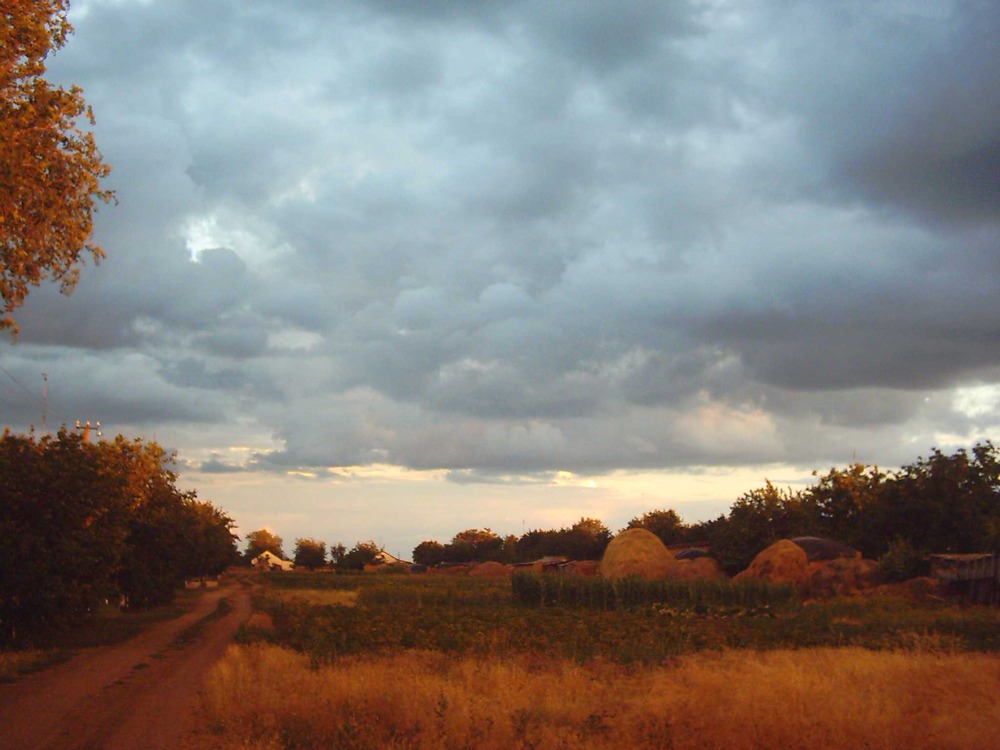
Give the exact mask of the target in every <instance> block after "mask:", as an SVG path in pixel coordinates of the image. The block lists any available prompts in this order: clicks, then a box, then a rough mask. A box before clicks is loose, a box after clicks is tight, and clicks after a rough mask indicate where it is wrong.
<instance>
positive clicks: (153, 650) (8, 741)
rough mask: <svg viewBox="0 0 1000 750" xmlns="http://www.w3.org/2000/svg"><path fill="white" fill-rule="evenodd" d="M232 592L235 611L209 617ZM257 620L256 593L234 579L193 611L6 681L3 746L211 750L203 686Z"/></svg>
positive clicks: (0, 707)
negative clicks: (243, 626) (253, 615)
mask: <svg viewBox="0 0 1000 750" xmlns="http://www.w3.org/2000/svg"><path fill="white" fill-rule="evenodd" d="M223 598H225V599H228V600H229V603H230V608H229V611H228V612H227V613H226V614H224V615H222V616H221V617H219V616H216V617H209V615H212V614H213V613H214V612H215V611H216V608H217V606H218V604H219V601H220V600H221V599H223ZM249 616H250V595H249V593H248V592H247V590H246V589H245V588H244V587H243V586H241V585H239V583H237V582H236V581H233V580H230V581H228V582H226V583H225V584H223V586H221V587H220V588H218V589H213V590H209V591H206V592H205V593H204V594H202V596H201V598H200V599H199V600H198V603H197V605H196V607H195V609H194V610H193V611H191V612H189V613H188V614H186V615H184V616H182V617H179V618H177V619H176V620H170V621H168V622H162V623H157V624H156V625H154V626H153V627H151V628H150V629H149V630H147V631H146V632H145V633H143V634H142V635H139V636H137V637H136V638H133V639H132V640H130V641H128V642H126V643H122V644H119V645H116V646H102V647H99V648H94V649H86V650H84V651H82V652H81V653H80V654H79V655H77V656H76V657H74V658H73V659H71V660H69V661H67V662H65V663H63V664H60V665H58V666H56V667H53V668H51V669H47V670H45V671H42V672H38V673H36V674H33V675H29V676H27V677H24V678H22V679H21V680H18V681H17V682H14V683H10V684H4V685H0V750H8V749H10V750H56V749H58V750H139V749H141V750H177V749H178V748H183V749H184V750H201V748H211V747H212V746H213V742H214V739H215V738H213V737H212V735H211V733H210V732H209V731H208V728H207V727H206V726H204V722H203V721H201V720H200V717H199V710H198V709H199V702H198V692H199V690H200V688H201V684H202V679H203V678H204V676H205V673H206V671H207V670H208V668H209V667H210V666H211V665H212V663H213V662H214V661H215V660H216V659H218V658H219V657H220V656H221V655H222V653H223V651H224V650H225V648H226V645H227V644H228V643H229V641H230V639H231V638H232V636H233V634H234V633H235V632H236V629H237V627H239V625H240V623H241V622H244V621H245V620H246V619H247V618H248V617H249ZM206 618H207V619H206ZM197 623H200V624H199V625H198V626H197V627H192V626H194V625H196V624H197Z"/></svg>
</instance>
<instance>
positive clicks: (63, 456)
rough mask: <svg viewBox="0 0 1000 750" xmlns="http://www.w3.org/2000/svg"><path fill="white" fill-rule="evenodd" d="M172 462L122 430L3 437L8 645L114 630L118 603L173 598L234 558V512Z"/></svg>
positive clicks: (0, 493)
mask: <svg viewBox="0 0 1000 750" xmlns="http://www.w3.org/2000/svg"><path fill="white" fill-rule="evenodd" d="M171 463H172V457H171V456H170V455H168V454H167V453H166V452H165V451H164V450H163V449H162V448H161V447H160V446H159V445H157V444H156V443H151V442H144V441H142V440H126V439H125V438H123V437H121V436H119V437H118V438H116V439H115V440H113V441H100V442H97V443H91V442H88V441H87V440H86V439H85V438H84V437H83V436H82V435H80V434H78V433H73V432H70V431H68V430H66V429H63V430H61V431H60V432H59V433H57V434H56V435H46V436H43V437H40V438H39V437H36V436H35V435H33V434H29V435H14V434H11V433H10V432H6V431H5V432H4V433H3V435H2V436H0V549H2V550H3V554H2V555H0V649H2V648H11V647H15V648H27V647H32V646H38V645H40V644H43V643H51V642H52V641H53V640H55V641H56V642H58V643H59V644H60V645H64V644H66V643H71V642H72V641H73V640H74V639H75V638H79V634H80V633H81V632H85V631H86V629H84V630H81V628H82V627H83V626H85V625H86V624H87V623H91V622H94V621H95V620H97V619H100V620H101V623H102V629H104V630H112V631H113V630H115V629H116V628H117V627H118V626H117V621H116V620H115V619H114V618H113V617H110V616H109V615H110V613H111V612H113V611H114V610H118V609H127V610H130V611H136V610H143V609H148V608H151V607H156V606H160V605H164V604H169V603H170V602H171V601H173V599H174V597H175V596H176V593H177V591H178V589H179V588H180V587H181V586H182V585H183V583H184V581H185V579H188V578H198V577H202V576H212V575H216V574H218V573H221V572H222V571H223V570H225V569H226V568H227V567H228V566H229V565H231V564H232V563H233V562H234V561H235V560H236V559H237V551H236V536H235V535H234V534H233V532H232V528H233V525H234V522H233V520H232V519H231V518H229V516H227V515H226V514H225V513H223V512H222V511H221V510H219V509H218V508H215V507H214V506H213V505H212V504H211V503H208V502H204V501H201V500H198V499H197V496H196V494H195V493H194V492H183V491H181V490H179V489H177V487H176V484H175V481H176V474H175V473H174V472H173V471H172V470H171Z"/></svg>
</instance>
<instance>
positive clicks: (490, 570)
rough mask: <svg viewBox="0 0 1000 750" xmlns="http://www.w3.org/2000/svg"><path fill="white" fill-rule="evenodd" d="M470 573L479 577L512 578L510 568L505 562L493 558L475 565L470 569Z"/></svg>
mask: <svg viewBox="0 0 1000 750" xmlns="http://www.w3.org/2000/svg"><path fill="white" fill-rule="evenodd" d="M469 575H470V576H476V577H477V578H510V568H508V567H507V566H506V565H504V564H503V563H498V562H493V561H492V560H491V561H489V562H484V563H480V564H479V565H477V566H476V567H474V568H473V569H472V570H470V571H469Z"/></svg>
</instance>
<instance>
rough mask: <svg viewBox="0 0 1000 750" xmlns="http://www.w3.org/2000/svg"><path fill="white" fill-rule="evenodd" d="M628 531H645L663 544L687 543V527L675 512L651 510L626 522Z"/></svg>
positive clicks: (670, 510)
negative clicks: (654, 535)
mask: <svg viewBox="0 0 1000 750" xmlns="http://www.w3.org/2000/svg"><path fill="white" fill-rule="evenodd" d="M626 528H629V529H645V530H646V531H650V532H652V533H653V534H656V536H658V537H659V538H660V541H661V542H663V543H664V544H668V545H669V544H680V543H681V542H685V541H688V539H687V537H688V526H687V525H686V524H685V523H684V521H682V520H681V517H680V516H679V515H677V511H675V510H672V509H669V510H651V511H649V512H648V513H643V514H642V515H641V516H639V517H637V518H633V519H632V520H631V521H629V522H628V526H627V527H626Z"/></svg>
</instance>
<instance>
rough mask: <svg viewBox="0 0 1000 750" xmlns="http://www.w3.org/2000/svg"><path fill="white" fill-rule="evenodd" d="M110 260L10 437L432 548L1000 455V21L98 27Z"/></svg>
mask: <svg viewBox="0 0 1000 750" xmlns="http://www.w3.org/2000/svg"><path fill="white" fill-rule="evenodd" d="M71 18H72V20H73V23H74V25H75V27H76V33H75V34H74V35H73V36H72V37H71V38H70V41H69V43H68V45H67V46H66V47H65V48H64V49H63V50H62V51H61V52H59V54H58V55H57V56H56V57H55V58H54V59H53V60H52V62H51V65H50V78H51V79H53V80H56V81H59V82H62V83H65V84H70V83H76V84H79V85H80V86H82V87H83V89H84V93H85V96H86V98H87V100H88V101H89V102H90V103H91V104H92V105H93V108H94V111H95V115H96V117H97V127H96V135H97V140H98V144H99V146H100V147H101V149H102V151H103V153H104V156H105V158H106V160H107V161H108V163H110V164H111V165H112V166H113V168H114V171H113V173H112V175H111V177H110V178H109V180H108V182H107V186H108V187H109V188H112V189H114V190H116V191H117V194H118V200H119V203H118V205H117V206H109V207H102V208H101V211H100V214H99V217H98V221H97V240H98V241H99V242H100V244H101V245H102V246H103V247H104V249H105V251H106V252H107V255H108V257H107V260H106V261H105V262H103V263H102V264H101V265H100V266H99V267H98V268H93V267H88V268H87V269H86V270H85V272H84V273H83V275H82V278H81V281H80V284H79V287H78V289H77V291H76V292H75V293H74V294H73V295H72V296H71V297H69V298H66V297H64V296H61V295H60V294H59V293H58V290H57V289H56V288H55V287H52V286H48V287H44V288H42V289H40V290H38V291H36V292H34V293H33V294H32V296H31V299H30V301H29V303H28V305H27V306H26V307H25V308H24V309H23V310H22V311H21V313H20V315H19V316H18V317H19V322H20V324H21V326H22V329H23V333H22V336H21V338H20V340H19V341H18V342H17V343H16V344H12V343H11V342H10V341H9V340H8V339H4V341H3V342H2V343H0V366H2V368H3V370H2V372H0V410H2V412H0V417H2V422H3V423H4V424H8V425H11V426H12V427H14V428H15V429H26V428H27V427H28V426H30V425H35V426H36V427H38V426H40V424H41V420H42V415H41V412H42V399H41V391H42V375H41V373H42V372H45V373H47V375H48V400H47V402H46V420H47V425H48V426H49V428H53V427H57V426H58V425H59V424H60V423H64V422H65V423H70V424H72V423H73V422H75V420H77V419H80V420H87V419H90V420H100V421H101V423H102V425H103V429H104V431H105V433H106V434H108V435H113V434H116V433H123V434H126V435H130V436H132V435H135V436H142V437H145V438H148V439H155V440H157V441H158V442H160V443H162V444H163V445H165V446H167V447H170V448H172V449H176V450H177V452H178V458H179V461H180V470H181V484H182V485H183V486H184V487H193V488H197V490H198V492H199V495H200V496H201V497H203V498H205V499H208V500H212V501H213V502H215V503H216V504H218V505H221V506H222V507H223V508H225V509H226V510H227V511H228V512H229V513H230V514H231V515H233V516H234V517H235V518H236V520H237V521H238V522H239V524H240V527H241V529H242V530H243V531H244V532H246V531H249V530H252V529H254V528H259V527H261V526H267V527H269V528H271V529H273V530H274V531H276V532H277V533H279V534H281V535H282V536H283V537H284V538H285V540H286V551H290V549H291V547H292V546H293V544H294V539H295V538H296V537H299V536H315V537H318V538H321V539H324V540H326V541H328V542H331V543H334V542H338V541H339V542H343V543H345V544H347V545H348V546H351V545H352V544H353V543H354V542H356V541H358V540H364V539H368V538H372V539H375V540H376V541H379V542H381V543H383V544H385V545H386V547H387V548H389V549H390V551H393V552H394V553H396V554H402V555H406V554H409V553H410V552H411V551H412V549H413V547H414V546H415V545H416V544H417V543H418V542H420V541H422V540H424V539H438V540H440V541H447V540H448V539H449V538H450V537H451V536H452V535H453V534H454V533H455V532H457V531H460V530H462V529H465V528H470V527H484V526H490V527H492V528H493V530H495V531H497V532H500V533H518V534H519V533H521V532H522V531H523V530H524V529H526V528H527V529H530V528H553V527H559V526H562V525H568V524H571V523H573V522H574V521H575V520H577V519H578V518H579V517H580V516H596V517H598V518H601V519H602V520H604V521H605V523H607V524H608V526H609V527H611V528H612V530H615V529H617V528H621V527H622V526H624V525H625V523H626V522H627V521H628V520H629V519H630V518H632V517H633V516H635V515H637V514H639V513H641V512H643V511H645V510H650V509H654V508H662V507H674V508H676V509H677V510H678V512H680V513H681V515H682V516H683V517H685V518H687V519H688V520H692V521H693V520H699V519H702V518H707V517H711V516H714V515H717V514H718V512H719V511H721V510H724V509H725V508H727V507H728V505H729V504H730V503H731V502H732V501H733V500H735V499H736V498H737V497H738V496H739V495H740V494H742V493H743V492H745V491H747V490H750V489H753V488H755V487H759V486H761V485H762V484H763V482H764V479H765V478H770V479H772V480H774V481H775V482H777V483H784V484H792V485H797V484H798V485H800V484H801V483H802V482H808V481H810V479H811V477H810V472H811V471H812V470H813V469H819V470H821V471H825V470H826V469H828V468H830V467H831V466H843V465H846V464H848V463H849V462H851V461H852V460H858V461H862V462H865V463H872V464H878V465H880V466H883V467H891V466H896V465H899V464H902V463H908V462H911V461H914V460H916V459H917V458H918V457H919V456H921V455H926V454H927V453H928V452H929V451H930V449H931V448H932V447H933V446H938V447H941V448H942V449H945V450H953V449H955V448H957V447H961V446H969V445H971V444H973V443H974V442H975V441H977V440H981V439H986V438H992V439H994V440H998V439H1000V85H998V82H1000V55H998V54H997V40H998V38H1000V5H998V4H997V3H996V2H995V0H982V1H981V2H977V1H976V0H961V1H958V0H955V1H949V0H911V1H909V2H908V1H907V0H886V1H884V2H868V1H867V0H866V1H865V2H860V1H848V0H845V1H844V2H819V1H818V0H815V1H813V2H806V1H804V0H803V1H800V2H796V1H795V0H770V1H769V0H759V1H755V2H745V1H744V0H704V1H700V0H690V2H683V1H682V0H674V1H672V2H624V1H623V0H617V1H616V2H613V3H612V2H578V1H576V0H574V1H573V2H568V1H564V2H555V1H552V2H516V1H505V2H496V3H492V2H488V3H478V2H477V3H459V2H441V1H431V0H427V1H424V2H413V3H398V2H388V1H378V0H369V1H367V2H366V1H363V0H357V1H355V2H350V1H348V0H343V1H341V2H335V3H331V2H317V1H316V0H295V1H294V2H290V1H289V0H281V1H280V2H279V1H278V0H254V2H245V1H244V0H209V1H206V0H76V2H74V3H73V11H72V16H71Z"/></svg>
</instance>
